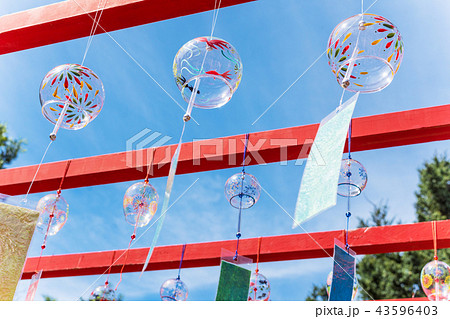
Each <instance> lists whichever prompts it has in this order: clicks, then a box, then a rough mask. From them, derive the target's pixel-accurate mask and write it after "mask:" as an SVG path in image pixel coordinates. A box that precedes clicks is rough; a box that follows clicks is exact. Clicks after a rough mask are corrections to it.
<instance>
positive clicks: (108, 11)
mask: <svg viewBox="0 0 450 319" xmlns="http://www.w3.org/2000/svg"><path fill="white" fill-rule="evenodd" d="M252 1H256V0H222V1H221V4H220V6H221V8H223V7H229V6H233V5H237V4H241V3H246V2H252ZM103 3H104V2H103ZM214 3H215V1H214V0H209V1H206V0H202V1H186V0H170V1H168V0H108V2H107V3H106V7H105V8H104V10H103V13H102V16H101V21H100V25H101V27H98V28H97V30H96V32H95V34H100V33H104V32H105V31H107V32H111V31H116V30H120V29H125V28H130V27H135V26H138V25H143V24H147V23H152V22H157V21H162V20H167V19H172V18H176V17H181V16H186V15H190V14H194V13H199V12H203V11H208V10H213V9H214ZM98 4H99V2H98V1H97V0H95V1H93V0H76V1H73V0H69V1H61V2H58V3H54V4H50V5H47V6H42V7H39V8H34V9H30V10H26V11H22V12H17V13H13V14H9V15H5V16H2V17H0V54H6V53H11V52H17V51H21V50H26V49H31V48H36V47H40V46H44V45H48V44H53V43H59V42H63V41H68V40H73V39H77V38H82V37H87V36H89V34H90V32H91V26H92V22H93V19H94V17H95V14H96V12H99V11H101V9H102V8H100V10H99V8H98Z"/></svg>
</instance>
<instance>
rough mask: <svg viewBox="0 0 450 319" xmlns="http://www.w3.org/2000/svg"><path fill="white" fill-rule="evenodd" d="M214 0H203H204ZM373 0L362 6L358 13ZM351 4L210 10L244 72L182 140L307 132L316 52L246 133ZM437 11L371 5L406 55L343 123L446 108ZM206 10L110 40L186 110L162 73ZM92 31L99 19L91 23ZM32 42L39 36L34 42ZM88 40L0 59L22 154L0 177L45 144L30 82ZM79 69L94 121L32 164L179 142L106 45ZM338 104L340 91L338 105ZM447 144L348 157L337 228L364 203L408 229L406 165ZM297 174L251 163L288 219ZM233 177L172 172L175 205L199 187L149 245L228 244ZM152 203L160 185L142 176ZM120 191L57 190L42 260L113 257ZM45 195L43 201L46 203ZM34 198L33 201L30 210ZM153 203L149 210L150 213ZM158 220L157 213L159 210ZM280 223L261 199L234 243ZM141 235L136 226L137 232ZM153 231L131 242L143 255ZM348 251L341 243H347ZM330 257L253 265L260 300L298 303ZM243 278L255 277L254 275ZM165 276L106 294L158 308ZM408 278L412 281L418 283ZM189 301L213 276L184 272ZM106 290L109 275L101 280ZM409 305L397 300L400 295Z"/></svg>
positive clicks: (441, 20)
mask: <svg viewBox="0 0 450 319" xmlns="http://www.w3.org/2000/svg"><path fill="white" fill-rule="evenodd" d="M210 1H211V2H214V0H210ZM55 2H58V1H51V0H14V1H13V0H6V1H1V2H0V15H6V14H10V13H14V12H17V11H21V10H26V9H29V8H33V7H37V6H41V5H47V4H50V3H55ZM373 2H374V1H364V3H365V8H367V7H368V6H369V5H371V4H372V3H373ZM360 5H361V1H359V0H352V1H350V0H345V1H334V0H320V1H298V0H297V1H296V0H279V1H275V0H260V1H256V2H252V3H248V4H244V5H239V6H234V7H229V8H224V9H221V10H220V11H219V15H218V19H217V25H216V27H215V31H214V35H215V36H217V37H220V38H222V39H225V40H227V41H229V42H230V43H232V44H233V46H234V47H235V48H236V49H237V50H238V52H239V54H240V56H241V59H242V61H243V65H244V76H243V80H242V83H241V85H240V87H239V89H238V90H237V91H236V93H235V95H234V96H233V98H232V99H231V101H230V102H229V103H228V104H227V105H225V106H224V107H222V108H220V109H214V110H200V109H194V113H193V115H194V117H195V119H196V120H197V122H198V123H199V125H196V124H195V123H194V122H192V121H191V122H190V123H189V125H188V127H187V130H186V133H185V137H184V140H185V141H190V140H193V139H207V138H215V137H221V136H229V135H236V134H243V133H251V132H257V131H264V130H270V129H277V128H283V127H292V126H299V125H306V124H312V123H318V122H320V120H321V119H322V118H324V117H325V116H326V115H327V114H329V113H330V112H331V111H332V110H333V109H334V108H335V107H336V106H337V104H338V102H339V99H340V96H341V93H342V89H341V88H340V86H339V85H338V84H337V82H336V80H335V78H334V76H333V74H332V73H331V71H330V69H329V66H328V64H327V60H326V57H325V55H324V56H322V58H321V59H320V60H318V62H317V63H316V64H315V65H314V66H313V67H311V69H310V70H309V71H308V72H307V73H306V74H305V75H304V76H303V77H302V78H301V79H300V80H299V81H298V82H297V83H296V84H295V85H294V86H293V87H292V88H291V89H290V90H289V91H288V92H287V93H286V94H284V95H283V96H282V98H281V99H280V100H279V101H278V102H277V103H276V104H275V105H274V106H273V107H272V108H271V109H270V110H269V111H268V112H267V113H266V114H265V115H264V116H263V117H261V119H260V120H259V121H257V122H256V123H255V124H254V125H252V123H253V122H254V121H255V119H257V118H258V117H259V116H260V115H261V113H262V112H264V111H265V110H266V108H267V107H268V106H269V105H270V104H272V102H273V101H275V100H276V99H277V98H278V97H279V96H280V95H281V94H282V93H283V92H284V91H285V90H286V88H288V87H289V85H291V84H292V82H293V81H294V80H296V79H297V78H298V77H299V75H300V74H301V73H302V72H303V71H304V70H305V69H307V68H308V67H309V66H310V65H311V63H313V62H314V61H315V60H316V58H317V57H319V56H320V54H322V52H323V51H324V50H325V49H326V44H327V40H328V36H329V34H330V33H331V31H332V30H333V28H334V27H335V26H336V25H337V24H338V23H339V22H341V21H342V20H344V19H346V18H348V17H350V16H352V15H354V14H357V13H359V12H360V10H361V7H360ZM449 9H450V5H449V2H448V1H444V0H442V1H434V0H433V1H423V0H397V1H387V0H379V1H376V3H375V5H374V6H373V7H372V8H371V9H370V10H369V12H370V13H375V14H379V15H382V16H384V17H386V18H388V19H389V20H391V21H392V22H393V23H394V24H395V25H396V26H397V27H398V28H399V30H400V32H401V34H402V36H403V39H404V43H405V54H404V59H403V62H402V65H401V67H400V70H399V72H398V73H397V75H396V77H395V79H394V81H393V82H392V83H391V85H390V86H388V87H387V88H386V89H384V90H383V91H381V92H378V93H374V94H366V95H361V96H360V98H359V101H358V104H357V106H356V110H355V113H354V117H360V116H367V115H373V114H381V113H389V112H396V111H402V110H410V109H416V108H422V107H427V106H436V105H442V104H447V103H449V101H450V90H449V83H450V81H449V80H450V65H449V62H448V61H449V59H448V52H450V45H449V43H450V42H449V41H448V31H449V30H450V20H449V19H448V12H449ZM212 17H213V12H212V11H209V12H204V13H200V14H195V15H191V16H186V17H180V18H176V19H171V20H167V21H161V22H158V23H153V24H149V25H144V26H138V27H134V28H129V29H125V30H120V31H115V32H111V33H110V35H111V36H112V37H113V38H114V39H115V40H116V41H117V42H118V43H120V45H121V46H122V47H123V48H124V49H125V50H126V51H127V52H128V53H129V54H130V55H131V56H132V57H133V58H134V59H135V60H136V61H138V62H139V63H140V64H141V66H142V67H143V68H144V69H145V70H146V71H147V72H148V73H149V74H151V75H152V76H153V77H154V78H155V79H156V80H157V81H158V82H159V83H160V85H161V86H162V87H164V89H165V90H167V92H168V93H169V94H170V95H171V96H172V97H174V98H175V99H176V100H177V101H178V103H180V104H181V105H183V106H185V105H186V103H185V102H184V100H183V99H182V98H181V94H180V92H179V91H178V88H177V87H176V85H175V81H174V79H173V75H172V63H173V58H174V56H175V54H176V52H177V51H178V49H179V48H180V47H181V46H182V45H183V44H184V43H186V42H187V41H189V40H191V39H193V38H195V37H198V36H204V35H209V34H210V32H211V25H212ZM100 24H101V21H100ZM43 36H45V35H43ZM86 43H87V38H82V39H77V40H73V41H68V42H63V43H58V44H54V45H49V46H45V47H40V48H35V49H30V50H26V51H21V52H16V53H12V54H7V55H2V56H0V71H1V74H2V75H3V76H1V77H0V109H1V113H0V114H1V115H0V122H2V123H6V124H7V125H8V132H9V134H10V136H11V137H15V138H24V139H26V140H27V145H26V149H27V150H26V152H24V153H21V154H20V156H19V158H18V159H17V160H16V161H14V162H13V163H12V164H11V165H9V167H19V166H26V165H33V164H37V163H39V161H40V159H41V157H42V154H43V152H44V149H45V147H46V146H47V144H48V141H49V140H48V134H49V133H50V132H51V130H52V125H51V124H50V123H49V122H48V121H47V120H46V119H45V118H44V117H43V116H42V114H41V110H40V103H39V99H38V90H39V85H40V82H41V80H42V78H43V77H44V75H45V74H46V73H47V72H48V71H49V70H51V69H52V68H53V67H55V66H57V65H60V64H64V63H80V62H81V60H82V58H83V54H84V50H85V47H86ZM84 65H85V66H87V67H89V68H91V69H92V70H94V72H96V73H97V74H98V75H99V76H100V78H101V79H102V81H103V84H104V87H105V91H106V101H105V105H104V108H103V110H102V112H101V113H100V115H99V116H98V117H97V118H96V119H95V121H93V122H92V123H90V124H89V125H88V126H87V127H86V128H84V129H82V130H79V131H67V130H60V132H59V134H58V139H57V141H56V142H55V143H54V144H53V145H52V146H51V148H50V150H49V152H48V154H47V156H46V158H45V162H53V161H58V160H66V159H71V158H79V157H86V156H95V155H100V154H105V153H113V152H121V151H124V150H125V148H126V144H125V143H126V140H127V139H129V138H131V137H132V136H133V135H135V134H136V133H138V132H140V131H141V130H143V129H145V128H148V129H150V130H152V131H157V132H160V133H162V134H163V135H167V136H171V137H173V138H172V140H170V142H169V143H171V144H173V143H176V141H177V139H178V136H179V134H180V132H181V126H182V122H181V118H182V116H183V114H184V112H183V111H182V110H181V109H180V108H179V106H177V105H176V103H174V101H173V100H172V99H171V98H170V97H169V96H167V95H166V93H164V92H163V91H162V90H161V88H160V87H159V86H158V85H156V84H155V82H154V81H153V80H152V79H151V78H149V77H148V76H147V75H146V73H145V72H143V71H142V70H141V69H140V67H138V66H137V65H136V63H135V62H133V61H132V60H131V59H130V57H129V56H128V55H127V54H126V53H124V51H122V49H121V48H119V46H118V45H117V44H116V43H115V42H114V41H113V40H112V39H111V38H110V37H108V36H107V35H105V34H102V35H98V36H95V37H94V39H93V42H92V46H91V48H90V49H89V51H88V54H87V58H86V61H85V63H84ZM348 97H350V94H349V93H347V94H346V96H345V98H348ZM449 146H450V143H449V142H448V141H444V142H433V143H427V144H419V145H410V146H402V147H396V148H390V149H380V150H373V151H366V152H359V153H354V154H353V157H354V158H355V159H357V160H359V161H360V162H362V163H363V165H364V166H365V167H366V169H367V171H368V176H369V182H368V186H367V188H366V190H365V191H364V193H363V195H361V196H359V197H357V198H354V199H353V200H352V213H353V215H352V218H351V221H350V228H354V227H356V225H357V223H358V221H357V217H359V218H367V217H368V216H369V212H370V211H371V209H372V205H371V203H370V201H372V202H374V203H379V202H382V201H383V202H387V203H388V205H389V214H390V217H395V218H396V219H397V220H401V222H402V223H408V222H413V221H414V218H415V216H414V202H415V197H414V191H416V189H417V183H418V174H417V169H418V168H419V167H420V166H421V165H422V164H423V163H424V161H426V160H428V159H430V158H431V157H432V156H433V154H442V153H444V152H445V151H446V150H447V149H448V148H449ZM303 168H304V165H303V166H296V165H295V163H294V162H289V163H287V165H282V164H280V163H276V164H269V165H260V166H251V167H248V169H247V172H249V173H251V174H253V175H255V176H256V177H257V178H258V180H259V181H260V183H261V184H262V186H263V187H264V188H265V189H266V190H267V191H268V193H269V194H270V195H271V196H272V197H273V198H274V199H276V201H277V202H278V203H279V204H280V205H281V206H282V207H284V208H285V209H286V211H288V212H289V213H290V214H293V210H294V207H295V202H296V198H297V194H298V189H299V185H300V181H301V176H302V172H303ZM238 171H239V170H238V169H227V170H219V171H212V172H206V173H199V174H190V175H182V176H177V177H176V179H175V185H174V188H173V193H172V202H174V201H175V200H176V199H177V198H178V197H179V196H180V195H181V194H182V193H183V192H184V191H185V190H186V189H187V188H188V187H189V186H190V185H191V184H192V183H193V182H194V181H195V180H196V179H197V178H199V180H198V182H197V183H195V185H194V186H193V187H192V188H191V189H190V190H189V191H188V192H186V194H185V195H184V196H182V197H181V198H180V199H179V200H178V201H177V202H176V203H175V205H174V206H173V207H172V208H171V209H170V210H169V211H168V215H167V218H166V221H165V224H164V227H163V230H162V234H161V237H160V239H159V242H158V245H172V244H183V243H195V242H206V241H216V240H226V239H234V238H235V233H236V227H237V211H236V210H235V209H233V208H232V207H231V206H230V205H229V204H228V202H227V201H226V199H225V196H224V192H223V186H224V183H225V181H226V180H227V178H228V177H229V176H231V175H232V174H234V173H237V172H238ZM151 183H152V184H153V185H154V187H155V188H156V189H157V191H158V193H159V195H160V198H161V199H162V197H163V196H162V195H163V193H164V189H165V185H166V178H165V177H164V178H157V179H152V180H151ZM132 184H133V181H131V182H126V183H117V184H111V185H100V186H95V187H86V188H80V189H68V190H64V191H63V196H64V197H65V199H66V200H67V201H68V203H69V205H70V214H69V219H68V222H67V223H66V225H65V226H64V227H63V229H62V230H61V231H60V232H59V233H58V234H57V235H55V236H53V237H50V238H49V240H48V243H47V248H46V249H45V251H44V255H53V254H54V255H58V254H68V253H79V252H86V251H103V250H114V249H125V248H126V247H127V245H128V242H129V239H130V235H131V234H132V232H133V227H132V226H130V225H129V224H128V223H126V222H125V219H124V217H123V213H122V199H123V194H124V192H125V190H126V189H127V188H128V187H129V186H130V185H132ZM45 194H47V193H45ZM45 194H44V193H43V194H32V195H30V197H29V198H30V199H31V200H32V201H35V202H37V201H38V200H39V198H40V197H42V196H44V195H45ZM161 204H162V200H160V205H161ZM345 207H346V200H345V199H343V198H338V205H337V206H335V207H333V208H331V209H329V210H327V211H326V212H323V213H322V214H320V215H319V216H317V217H315V218H313V219H312V220H310V221H308V222H306V223H305V224H304V225H303V227H304V229H305V230H306V231H308V232H315V231H327V230H337V229H343V228H344V227H345ZM158 213H159V211H158ZM291 226H292V220H291V218H290V217H289V216H287V215H286V214H285V212H284V211H283V210H282V209H280V207H279V206H278V205H277V204H276V203H275V202H274V201H273V200H272V199H271V198H270V197H269V196H268V195H267V194H264V193H263V194H262V195H261V198H260V200H259V202H258V203H257V204H256V205H255V206H254V207H253V208H251V209H250V210H248V211H246V212H245V214H244V216H243V221H242V234H243V238H249V237H258V236H272V235H283V234H296V233H301V232H303V231H302V230H301V229H298V228H297V229H294V230H293V229H292V228H291ZM143 232H144V230H143V229H139V230H138V236H139V235H141V234H142V233H143ZM153 232H154V228H151V229H150V230H148V231H147V232H146V233H145V235H143V236H142V238H141V239H140V240H139V241H138V242H136V244H135V245H134V246H133V247H134V248H137V247H148V246H149V245H150V242H151V240H152V237H153ZM42 238H43V235H42V234H40V233H36V234H35V236H34V238H33V241H32V243H31V246H30V250H29V256H38V255H39V253H40V245H41V242H42ZM350 244H351V243H350ZM331 267H332V260H331V259H330V258H323V259H311V260H301V261H288V262H274V263H262V264H260V271H261V273H263V274H264V275H265V276H266V277H267V278H268V279H269V281H270V283H271V288H272V291H271V300H304V299H305V297H306V295H307V294H308V292H309V291H310V290H311V287H312V284H313V283H315V284H321V283H325V281H326V277H327V275H328V272H329V271H330V270H331ZM253 269H254V267H253ZM176 275H177V270H167V271H154V272H146V273H145V274H144V276H142V278H141V279H139V274H137V273H132V274H124V276H123V281H122V283H121V285H120V286H119V289H118V290H119V291H120V293H122V294H123V296H124V298H125V300H159V287H160V285H161V284H162V282H163V281H164V280H166V279H168V278H171V277H176ZM417 276H419V274H417ZM181 277H182V280H183V281H185V283H186V284H187V285H188V287H189V300H214V299H215V292H216V288H217V283H218V278H219V267H208V268H195V269H184V270H183V271H182V273H181ZM104 280H105V276H102V277H100V276H86V277H67V278H58V279H43V280H41V281H40V283H39V288H38V291H37V294H36V300H42V299H43V295H50V296H52V297H54V298H56V299H58V300H77V299H79V298H80V297H82V298H84V299H86V298H88V296H89V294H90V292H91V291H92V290H93V289H94V288H95V287H96V286H98V285H101V284H103V282H104ZM110 281H111V282H112V283H113V284H114V285H115V284H116V283H117V281H118V275H111V277H110ZM28 285H29V281H28V280H25V281H21V282H20V284H19V286H18V289H17V292H16V299H17V300H23V299H24V298H25V294H26V290H27V288H28ZM405 297H409V296H405Z"/></svg>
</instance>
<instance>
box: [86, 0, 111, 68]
mask: <svg viewBox="0 0 450 319" xmlns="http://www.w3.org/2000/svg"><path fill="white" fill-rule="evenodd" d="M108 1H109V0H106V1H105V4H104V5H103V8H102V9H101V10H100V4H101V3H102V0H99V1H98V5H97V10H96V11H95V17H94V21H93V23H92V26H91V31H90V33H89V37H88V41H87V44H86V49H85V51H84V55H83V60H82V62H81V65H83V63H84V60H85V59H86V55H87V52H88V50H89V48H90V47H91V44H92V40H93V38H94V35H95V32H96V31H97V27H98V25H99V22H100V19H101V17H102V15H103V11H104V10H105V8H106V4H107V3H108ZM99 11H100V13H99ZM97 15H98V19H97Z"/></svg>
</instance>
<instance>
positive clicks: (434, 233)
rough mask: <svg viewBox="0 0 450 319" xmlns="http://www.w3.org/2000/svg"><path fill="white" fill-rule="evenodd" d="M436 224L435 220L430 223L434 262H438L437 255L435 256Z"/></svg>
mask: <svg viewBox="0 0 450 319" xmlns="http://www.w3.org/2000/svg"><path fill="white" fill-rule="evenodd" d="M436 224H437V222H436V221H435V220H433V221H432V222H431V231H432V233H433V248H434V260H436V261H437V260H438V255H437V230H436V228H437V227H436V226H437V225H436Z"/></svg>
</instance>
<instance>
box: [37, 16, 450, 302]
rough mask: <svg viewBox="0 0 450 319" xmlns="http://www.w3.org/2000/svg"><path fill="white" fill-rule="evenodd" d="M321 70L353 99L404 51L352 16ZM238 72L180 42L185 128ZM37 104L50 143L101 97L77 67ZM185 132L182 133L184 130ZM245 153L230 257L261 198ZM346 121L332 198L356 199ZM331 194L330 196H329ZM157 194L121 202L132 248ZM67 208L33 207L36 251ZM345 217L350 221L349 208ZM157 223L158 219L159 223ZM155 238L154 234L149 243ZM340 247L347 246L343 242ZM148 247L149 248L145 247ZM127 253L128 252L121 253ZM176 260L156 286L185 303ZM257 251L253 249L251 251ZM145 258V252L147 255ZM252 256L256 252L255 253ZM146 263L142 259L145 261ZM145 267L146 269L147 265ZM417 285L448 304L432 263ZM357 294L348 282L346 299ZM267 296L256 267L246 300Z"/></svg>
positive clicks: (218, 103)
mask: <svg viewBox="0 0 450 319" xmlns="http://www.w3.org/2000/svg"><path fill="white" fill-rule="evenodd" d="M326 52H327V57H328V64H329V66H330V68H331V71H332V72H333V74H334V75H335V76H336V80H337V82H338V83H339V85H340V86H341V87H342V88H343V89H344V90H347V91H350V92H359V93H372V92H378V91H381V90H382V89H384V88H386V87H387V86H388V85H389V84H390V83H391V82H392V80H393V78H394V76H395V74H396V73H397V71H398V70H399V67H400V64H401V62H402V59H403V52H404V45H403V40H402V37H401V35H400V32H399V30H398V28H397V27H396V26H395V25H394V24H393V23H392V22H390V21H389V20H388V19H386V18H384V17H382V16H379V15H374V14H367V13H362V14H357V15H354V16H352V17H350V18H348V19H346V20H344V21H342V22H341V23H339V24H338V25H337V26H336V27H335V29H334V30H333V31H332V33H331V35H330V37H329V40H328V45H327V51H326ZM242 74H243V65H242V62H241V59H240V57H239V54H238V53H237V51H236V49H235V48H234V47H233V46H232V45H231V44H230V43H229V42H227V41H225V40H222V39H220V38H216V37H212V36H209V37H208V36H205V37H198V38H195V39H193V40H191V41H189V42H187V43H186V44H184V45H183V46H182V47H181V48H180V50H179V51H178V53H177V54H176V56H175V58H174V62H173V75H174V77H175V82H176V85H177V87H178V88H179V90H180V92H181V96H182V98H183V99H184V100H185V101H186V102H187V103H188V107H187V111H186V114H185V115H184V117H183V120H184V122H187V121H189V120H190V119H191V112H192V108H193V107H194V106H195V107H198V108H205V109H211V108H219V107H222V106H223V105H225V104H226V103H227V102H228V101H229V100H230V99H231V97H232V96H233V94H234V92H235V91H236V90H237V88H238V86H239V84H240V82H241V80H242ZM39 98H40V102H41V106H42V114H43V115H44V117H45V118H46V119H47V120H48V121H50V122H51V123H52V124H54V125H55V126H54V129H53V131H52V133H51V134H50V139H51V140H52V141H53V140H55V139H56V134H57V132H58V129H59V128H64V129H68V130H78V129H81V128H83V127H85V126H86V125H87V124H89V123H90V122H91V121H93V120H94V119H95V118H96V117H97V116H98V114H99V113H100V111H101V110H102V108H103V104H104V101H105V92H104V88H103V84H102V81H101V80H100V79H99V77H98V76H97V75H96V74H95V73H94V72H93V71H92V70H90V69H89V68H87V67H85V66H82V65H78V64H64V65H60V66H57V67H55V68H54V69H52V70H51V71H50V72H49V73H47V75H46V76H45V77H44V79H43V80H42V83H41V86H40V92H39ZM183 132H184V128H183ZM247 142H248V135H247V136H246V144H245V150H244V160H243V164H242V172H240V173H237V174H234V175H233V176H231V177H230V178H229V179H228V180H227V181H226V183H225V196H226V199H227V200H228V202H229V203H230V205H231V206H232V207H234V208H236V209H238V211H239V217H238V230H237V233H236V239H237V243H236V256H235V257H237V256H238V249H239V239H240V237H241V212H242V210H243V209H248V208H250V207H252V206H253V205H255V204H256V202H257V201H258V200H259V198H260V194H261V186H260V185H259V183H258V181H257V179H256V178H255V177H254V176H253V175H251V174H248V173H246V172H245V159H246V157H245V155H246V151H247ZM350 142H351V122H350V129H349V134H348V158H345V159H343V160H342V162H341V167H340V171H339V180H338V185H337V194H339V195H340V196H343V197H348V198H350V197H355V196H358V195H360V194H361V192H362V191H363V190H364V189H365V187H366V185H367V172H366V170H365V168H364V166H363V165H362V164H361V163H360V162H358V161H356V160H354V159H352V158H351V154H350V146H351V144H350ZM180 147H181V138H180V143H179V146H178V148H177V152H176V153H175V154H176V155H174V157H173V159H172V162H171V169H170V172H171V173H170V174H172V177H171V176H170V174H169V178H168V185H167V188H166V193H165V203H164V204H163V212H162V215H161V217H163V215H164V214H165V212H166V210H167V208H164V207H167V204H168V201H169V196H170V192H171V186H172V184H173V178H174V175H175V170H176V164H177V160H178V154H179V149H180ZM335 194H336V193H335ZM158 201H159V196H158V194H157V192H156V190H155V188H154V187H153V186H152V185H151V184H150V183H149V182H148V174H147V178H146V179H145V181H144V182H138V183H135V184H133V185H131V186H130V187H129V188H128V189H127V191H126V192H125V195H124V198H123V212H124V216H125V220H126V222H128V223H129V224H130V225H132V226H133V227H134V233H133V234H132V236H131V241H130V245H131V242H132V241H133V240H134V239H135V238H136V229H137V227H145V226H147V225H148V224H149V222H150V221H151V220H152V218H153V216H154V215H155V214H156V211H157V208H158ZM68 208H69V205H68V204H67V202H66V201H65V200H64V198H63V197H62V196H61V191H60V190H59V191H58V192H57V193H56V194H49V195H46V196H44V197H43V198H41V200H40V201H39V203H38V205H37V210H38V211H39V212H40V217H39V220H38V223H37V229H39V230H40V231H41V232H43V233H44V234H45V239H44V243H43V245H42V249H44V248H45V243H46V238H47V236H48V235H50V236H51V235H55V234H56V233H57V232H58V231H59V230H60V229H61V228H62V227H63V226H64V224H65V223H66V221H67V217H68V211H69V210H68ZM346 216H347V218H349V217H350V208H349V209H348V213H347V215H346ZM161 223H162V220H161ZM156 238H157V235H155V240H154V242H156ZM346 244H347V248H348V243H346ZM152 245H153V244H152ZM128 248H130V246H129V247H128ZM185 248H186V245H184V246H183V252H182V256H181V261H180V267H179V274H178V277H177V278H172V279H168V280H166V281H165V282H164V283H163V284H162V285H161V288H160V296H161V300H163V301H184V300H187V297H188V289H187V286H186V284H185V283H184V282H183V281H181V279H180V271H181V266H182V265H181V264H182V261H183V257H184V253H185ZM258 249H259V248H258ZM150 254H151V252H150V253H149V256H150ZM258 258H259V253H258ZM148 259H149V257H148ZM147 262H148V260H147ZM147 262H146V263H147ZM420 278H421V279H420V280H421V284H422V288H423V290H424V292H425V293H426V294H427V296H428V298H429V299H430V300H449V298H450V294H449V289H450V267H449V266H448V265H447V264H445V263H444V262H441V261H438V260H437V256H436V257H435V260H433V261H431V262H429V263H428V264H427V265H425V267H424V268H423V269H422V273H421V274H420ZM332 279H333V273H332V272H330V274H329V275H328V278H327V293H328V294H329V293H330V287H331V284H332ZM116 290H117V287H116V289H114V288H112V286H111V285H110V283H109V282H108V280H106V282H105V284H104V285H101V286H99V287H97V288H96V289H95V290H94V291H93V292H92V294H91V296H90V298H89V300H95V301H113V300H116ZM357 291H358V284H357V280H356V277H354V284H353V294H352V299H354V298H355V296H356V294H357ZM269 297H270V284H269V281H268V280H267V278H266V277H265V276H264V275H262V274H261V273H259V269H258V266H257V268H256V271H255V272H254V273H253V274H252V275H251V278H250V286H249V293H248V300H250V301H267V300H269Z"/></svg>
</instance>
